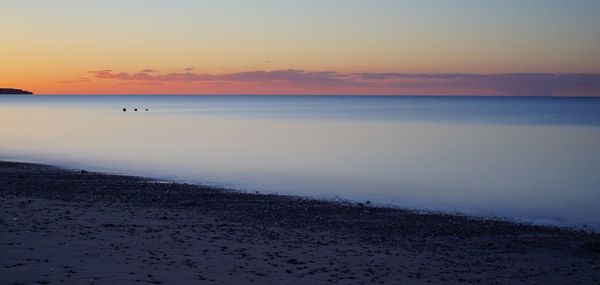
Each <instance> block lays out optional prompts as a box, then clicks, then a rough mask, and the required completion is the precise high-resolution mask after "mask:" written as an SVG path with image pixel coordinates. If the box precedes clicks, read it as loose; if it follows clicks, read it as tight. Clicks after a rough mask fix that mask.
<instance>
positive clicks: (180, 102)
mask: <svg viewBox="0 0 600 285" xmlns="http://www.w3.org/2000/svg"><path fill="white" fill-rule="evenodd" d="M124 107H125V108H127V109H128V111H127V112H122V108H124ZM133 108H138V112H134V111H133ZM146 108H148V109H149V110H148V111H147V112H146V111H145V110H144V109H146ZM599 147H600V100H598V99H593V98H587V99H586V98H495V97H372V96H363V97H346V96H331V97H327V96H0V159H5V160H25V161H35V162H44V163H50V164H58V165H63V166H68V167H85V168H88V169H91V170H97V171H109V172H117V173H126V174H134V175H144V176H152V177H157V178H165V179H174V180H177V181H185V182H194V183H204V184H212V185H220V186H225V187H235V188H238V189H242V190H248V191H262V192H277V193H282V194H283V193H285V194H297V195H306V196H314V197H321V198H341V199H350V200H356V201H365V200H370V201H372V202H375V203H380V204H391V205H396V206H402V207H412V208H418V209H428V210H443V211H458V212H462V213H466V214H475V215H483V216H501V217H507V218H515V219H518V220H523V221H533V222H537V223H543V224H556V225H576V226H581V225H589V226H592V227H594V228H597V229H598V228H600V218H599V217H600V207H598V205H600V149H599Z"/></svg>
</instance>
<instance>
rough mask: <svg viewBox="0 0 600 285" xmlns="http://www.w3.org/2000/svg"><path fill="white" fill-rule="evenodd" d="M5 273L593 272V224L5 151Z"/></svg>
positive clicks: (511, 280) (150, 276)
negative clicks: (202, 180) (16, 156)
mask: <svg viewBox="0 0 600 285" xmlns="http://www.w3.org/2000/svg"><path fill="white" fill-rule="evenodd" d="M0 212H1V215H0V218H1V219H0V284H249V283H255V284H329V283H337V284H463V283H465V284H467V283H475V284H600V235H598V234H590V233H586V232H583V231H575V230H567V229H559V228H551V227H542V226H533V225H524V224H517V223H511V222H506V221H498V220H482V219H475V218H470V217H465V216H458V215H444V214H432V213H428V214H423V213H417V212H414V211H408V210H402V209H391V208H377V207H372V206H371V205H368V204H356V203H337V202H326V201H318V200H311V199H302V198H297V197H289V196H277V195H260V194H248V193H240V192H235V191H229V190H226V189H216V188H210V187H203V186H197V185H187V184H176V183H164V182H159V181H154V180H152V179H147V178H140V177H130V176H119V175H107V174H100V173H89V172H86V171H79V170H78V171H75V170H64V169H60V168H55V167H50V166H44V165H36V164H25V163H11V162H0Z"/></svg>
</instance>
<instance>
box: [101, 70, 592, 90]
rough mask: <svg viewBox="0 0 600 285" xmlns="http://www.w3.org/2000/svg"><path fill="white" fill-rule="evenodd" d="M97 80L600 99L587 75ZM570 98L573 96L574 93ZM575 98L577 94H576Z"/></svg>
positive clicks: (297, 73)
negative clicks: (568, 96) (577, 96)
mask: <svg viewBox="0 0 600 285" xmlns="http://www.w3.org/2000/svg"><path fill="white" fill-rule="evenodd" d="M91 73H92V74H94V76H95V77H96V78H100V79H112V80H120V81H134V82H140V83H144V82H145V83H148V82H161V83H194V82H200V83H205V84H210V85H211V86H219V85H223V86H230V85H232V84H238V85H244V84H246V85H253V84H254V85H256V84H264V85H269V86H274V87H282V86H283V87H303V86H304V87H323V88H332V89H335V88H338V89H344V90H347V89H352V88H355V89H360V90H366V91H367V92H368V90H371V89H372V90H379V91H381V90H388V91H389V92H390V93H394V90H397V93H398V94H399V95H400V94H401V93H403V92H409V91H410V90H413V91H415V92H416V93H419V90H427V91H428V92H429V93H431V92H434V93H435V92H439V94H440V95H451V93H453V92H461V90H464V92H467V91H472V92H471V93H473V92H476V91H479V92H484V93H486V94H481V95H525V96H551V95H571V96H573V95H578V94H577V93H576V92H583V93H585V94H579V95H584V96H600V74H583V73H562V74H561V73H497V74H479V73H340V72H334V71H319V72H309V71H303V70H296V69H287V70H274V71H248V72H237V73H227V74H207V73H195V72H191V71H190V70H187V71H186V72H175V73H163V74H158V73H155V71H154V70H151V71H150V70H143V71H142V72H138V73H127V72H114V71H112V70H100V71H92V72H91ZM569 92H570V93H569ZM571 93H573V94H571Z"/></svg>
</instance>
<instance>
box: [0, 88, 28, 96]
mask: <svg viewBox="0 0 600 285" xmlns="http://www.w3.org/2000/svg"><path fill="white" fill-rule="evenodd" d="M17 94H33V92H30V91H27V90H21V89H13V88H0V95H17Z"/></svg>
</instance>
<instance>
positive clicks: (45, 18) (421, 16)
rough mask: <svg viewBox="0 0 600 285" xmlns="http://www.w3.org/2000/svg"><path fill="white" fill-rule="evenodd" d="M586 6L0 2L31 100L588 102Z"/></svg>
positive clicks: (597, 23)
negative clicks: (463, 98) (202, 97)
mask: <svg viewBox="0 0 600 285" xmlns="http://www.w3.org/2000/svg"><path fill="white" fill-rule="evenodd" d="M599 15H600V1H597V0H577V1H573V0H563V1H559V0H529V1H523V0H497V1H493V0H455V1H447V0H439V1H434V0H432V1H422V0H415V1H401V0H387V1H386V0H302V1H291V0H252V1H250V0H220V1H200V0H168V1H167V0H130V1H123V0H89V1H81V0H38V1H33V0H31V1H24V0H14V1H12V0H0V87H12V88H23V89H28V90H31V91H33V92H35V93H37V94H144V93H150V94H365V95H366V94H385V95H566V96H600V28H599V27H600V16H599Z"/></svg>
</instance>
